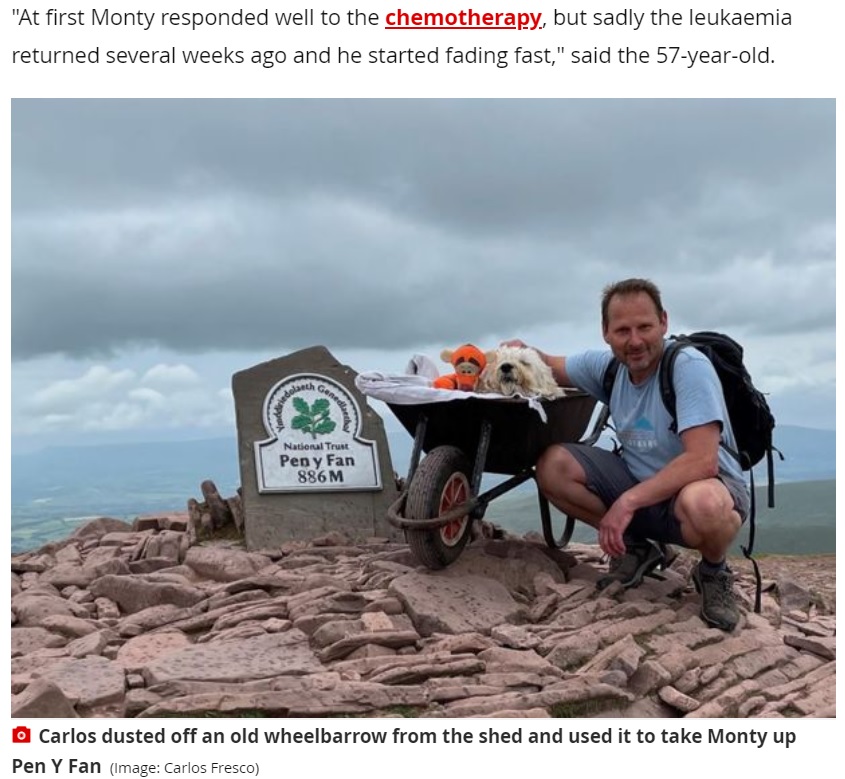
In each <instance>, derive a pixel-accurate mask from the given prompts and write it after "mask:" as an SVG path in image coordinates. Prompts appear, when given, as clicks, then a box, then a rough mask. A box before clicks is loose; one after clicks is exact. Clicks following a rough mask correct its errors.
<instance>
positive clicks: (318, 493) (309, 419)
mask: <svg viewBox="0 0 845 779" xmlns="http://www.w3.org/2000/svg"><path fill="white" fill-rule="evenodd" d="M354 379H355V372H354V371H353V370H352V369H351V368H349V367H348V366H346V365H341V364H340V363H339V362H338V361H337V359H336V358H335V357H334V356H332V354H331V353H330V352H329V351H328V350H327V349H326V348H325V347H323V346H314V347H311V348H309V349H303V350H301V351H299V352H294V353H293V354H289V355H287V356H286V357H280V358H278V359H275V360H271V361H269V362H265V363H262V364H260V365H256V366H254V367H252V368H249V369H247V370H244V371H240V372H239V373H236V374H235V375H234V376H233V377H232V390H233V393H234V396H235V415H236V419H237V428H238V454H239V461H240V472H241V485H242V488H243V510H244V523H245V526H244V529H245V536H246V543H247V548H248V549H260V548H264V547H273V546H278V545H279V544H280V543H282V542H283V541H288V540H291V539H309V538H313V537H315V536H318V535H322V534H325V533H327V532H330V531H342V532H344V533H346V534H347V535H348V536H350V537H351V538H353V539H355V540H359V541H360V540H364V539H366V538H369V537H372V536H388V537H396V535H397V531H396V530H395V529H394V528H392V527H391V526H390V525H389V524H388V523H387V519H386V512H387V507H388V506H389V505H390V504H391V503H392V502H393V501H394V500H396V498H397V497H398V492H397V490H396V480H395V477H394V473H393V465H392V462H391V459H390V451H389V450H388V447H387V438H386V436H385V434H384V424H383V423H382V420H381V417H379V415H378V414H376V413H375V412H374V411H373V410H372V409H370V408H369V407H368V406H367V402H366V400H365V398H364V396H363V395H362V394H361V393H360V392H359V391H358V390H357V389H356V388H355V384H354Z"/></svg>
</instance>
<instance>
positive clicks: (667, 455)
mask: <svg viewBox="0 0 845 779" xmlns="http://www.w3.org/2000/svg"><path fill="white" fill-rule="evenodd" d="M601 316H602V332H603V336H604V340H605V342H606V343H607V345H608V346H609V347H610V350H609V351H607V350H602V351H587V352H583V353H580V354H574V355H569V356H555V355H549V354H545V353H542V352H541V356H542V357H543V360H544V361H545V362H546V363H547V364H548V365H549V367H551V369H552V372H553V374H554V377H555V380H556V381H557V382H558V384H560V385H561V386H567V387H578V388H579V389H582V390H584V391H586V392H588V393H590V394H591V395H593V396H594V397H595V398H597V399H598V400H600V401H602V402H603V403H608V404H609V406H610V413H611V416H612V418H613V422H614V428H615V433H616V437H617V439H618V441H619V444H620V446H621V450H620V452H619V454H615V453H612V452H609V451H607V450H605V449H600V448H598V447H592V446H585V445H580V444H560V445H555V446H552V447H550V448H549V449H547V450H546V451H545V452H544V453H543V454H542V455H541V457H540V460H539V461H538V463H537V480H538V483H539V485H540V489H541V490H542V492H543V494H544V495H545V496H546V497H547V498H548V499H549V501H550V502H551V503H552V504H553V505H555V506H556V507H557V508H558V509H559V510H560V511H563V512H564V513H566V514H568V515H570V516H572V517H575V518H577V519H579V520H582V521H583V522H586V523H587V524H589V525H591V526H593V527H594V528H596V529H597V530H598V536H599V544H600V546H601V548H602V550H603V551H604V552H605V553H606V554H608V555H609V556H610V557H611V562H610V568H609V572H608V574H607V576H605V577H603V578H602V579H601V580H600V581H599V582H598V586H599V587H606V586H607V585H608V584H610V583H611V582H614V581H618V582H621V584H622V586H624V587H635V586H637V585H638V584H640V582H641V581H642V578H643V576H644V575H645V574H646V573H648V572H649V571H651V570H653V569H654V568H655V566H656V565H657V564H658V563H660V562H661V560H662V551H661V545H662V544H675V545H680V546H684V547H688V548H690V549H696V550H698V552H700V554H701V560H700V562H699V564H698V566H697V567H696V569H695V570H694V572H693V581H694V582H695V585H696V588H697V589H698V591H699V592H700V593H701V599H702V602H701V616H702V618H703V619H704V620H705V621H706V622H707V623H708V624H710V625H713V626H715V627H718V628H721V629H722V630H727V631H730V630H733V629H734V627H736V624H737V622H738V621H739V610H738V608H737V604H736V596H735V594H734V590H733V574H732V573H731V571H730V569H729V568H728V566H727V564H726V560H725V558H726V555H727V551H728V548H729V546H730V544H731V542H732V541H733V539H734V537H735V536H736V534H737V532H738V530H739V528H740V526H741V524H742V522H743V521H744V520H745V519H746V517H747V515H748V510H749V506H750V495H749V492H748V488H747V486H746V484H745V481H744V479H743V476H742V471H741V469H740V466H739V463H738V462H737V461H736V459H735V458H734V456H733V455H731V454H730V452H729V451H728V449H730V450H733V451H736V443H735V441H734V435H733V431H732V430H731V425H730V419H729V417H728V412H727V409H726V406H725V399H724V396H723V394H722V386H721V383H720V381H719V378H718V376H717V375H716V371H715V369H714V368H713V366H712V364H711V363H710V361H709V360H708V359H707V358H706V357H705V356H704V355H703V354H701V353H700V352H698V351H696V350H695V349H692V348H685V349H683V350H682V351H681V352H680V353H679V354H678V356H677V359H676V362H675V365H674V371H673V381H674V387H675V393H676V396H677V401H676V416H677V432H675V431H674V430H672V429H670V428H671V426H672V421H673V420H672V418H671V416H670V414H669V412H668V411H667V410H666V409H665V407H664V405H663V401H662V398H661V395H660V387H659V376H658V371H659V368H660V361H661V358H662V356H663V352H664V344H665V339H666V334H667V330H668V316H667V313H666V311H665V310H664V308H663V303H662V301H661V296H660V291H659V290H658V289H657V287H656V286H655V285H654V284H653V283H652V282H650V281H647V280H645V279H627V280H625V281H621V282H618V283H616V284H613V285H611V286H609V287H607V288H606V289H605V290H604V294H603V296H602V303H601ZM506 343H507V344H508V345H515V346H524V345H525V344H524V343H523V342H522V341H518V340H513V341H508V342H506ZM613 357H615V358H616V359H617V360H618V361H619V369H618V370H617V372H616V378H615V381H614V383H613V386H612V389H611V392H610V397H607V396H606V393H605V388H604V386H603V385H604V376H605V372H606V370H607V368H608V365H609V364H610V362H611V360H612V358H613ZM722 444H724V446H723V445H722ZM726 447H727V448H726ZM620 455H621V456H620Z"/></svg>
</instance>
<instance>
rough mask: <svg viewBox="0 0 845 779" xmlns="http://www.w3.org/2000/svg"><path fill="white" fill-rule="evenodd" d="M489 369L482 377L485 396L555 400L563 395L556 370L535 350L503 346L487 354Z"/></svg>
mask: <svg viewBox="0 0 845 779" xmlns="http://www.w3.org/2000/svg"><path fill="white" fill-rule="evenodd" d="M486 356H487V367H486V368H485V369H484V371H483V372H482V374H481V379H480V383H479V388H480V389H481V391H482V392H484V391H486V392H498V393H500V394H501V395H524V396H526V397H532V396H540V397H544V398H554V397H558V396H559V395H561V394H562V391H561V389H560V387H558V385H557V384H556V383H555V380H554V378H553V376H552V370H551V368H549V366H548V365H546V363H544V362H543V360H542V359H541V357H540V355H539V354H537V352H536V351H535V350H534V349H531V348H529V347H525V346H500V347H499V348H498V349H496V350H494V351H491V352H487V355H486Z"/></svg>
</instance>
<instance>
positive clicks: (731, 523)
mask: <svg viewBox="0 0 845 779" xmlns="http://www.w3.org/2000/svg"><path fill="white" fill-rule="evenodd" d="M675 516H677V517H678V519H679V520H680V522H681V525H682V527H685V528H686V530H687V531H690V530H692V531H693V532H694V534H695V535H704V536H708V535H710V534H712V533H717V534H719V535H723V534H731V535H733V534H736V532H737V531H738V530H739V527H740V525H741V524H742V523H741V520H740V517H739V514H737V512H736V511H735V510H734V502H733V498H732V497H731V494H730V492H729V491H728V489H727V487H725V485H724V484H722V482H720V481H719V480H718V479H707V480H705V481H698V482H693V483H692V484H688V485H687V486H686V487H684V488H683V489H682V490H681V491H680V492H679V493H678V496H677V498H676V499H675ZM685 535H686V533H685Z"/></svg>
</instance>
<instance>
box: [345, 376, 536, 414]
mask: <svg viewBox="0 0 845 779" xmlns="http://www.w3.org/2000/svg"><path fill="white" fill-rule="evenodd" d="M355 386H356V387H357V388H358V389H359V390H360V391H361V392H362V393H363V394H364V395H368V396H369V397H371V398H376V400H382V401H384V402H385V403H396V404H397V405H415V404H418V403H444V402H447V401H451V400H467V398H482V399H483V400H510V399H512V398H513V397H514V396H507V395H499V394H498V393H493V392H484V393H481V392H464V391H463V390H443V389H435V388H434V387H432V386H431V378H429V377H427V376H425V375H418V376H396V375H389V374H386V373H380V372H379V371H367V372H365V373H359V374H358V375H357V376H356V377H355ZM515 397H519V398H521V399H523V400H525V401H526V402H527V403H528V405H529V406H530V407H531V408H532V409H534V411H536V412H537V413H538V414H539V415H540V419H542V420H543V422H546V421H547V417H546V410H545V409H544V408H543V405H542V403H540V399H539V398H537V397H525V396H523V395H517V396H515Z"/></svg>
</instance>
